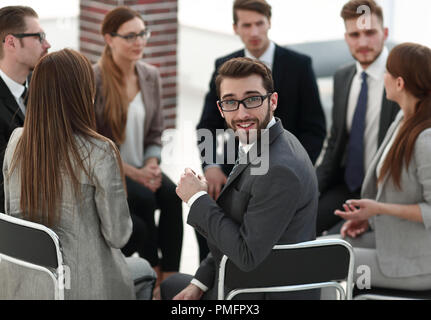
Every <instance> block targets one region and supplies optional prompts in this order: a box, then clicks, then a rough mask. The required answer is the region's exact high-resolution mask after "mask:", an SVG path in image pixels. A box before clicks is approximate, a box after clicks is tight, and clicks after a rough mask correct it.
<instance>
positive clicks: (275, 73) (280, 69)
mask: <svg viewBox="0 0 431 320" xmlns="http://www.w3.org/2000/svg"><path fill="white" fill-rule="evenodd" d="M280 50H281V48H280V47H279V46H278V45H275V52H274V62H273V65H272V77H273V78H274V88H280V86H279V85H278V84H279V83H281V81H282V79H281V77H282V74H285V73H286V68H285V66H282V65H281V64H282V62H283V61H284V60H283V59H280Z"/></svg>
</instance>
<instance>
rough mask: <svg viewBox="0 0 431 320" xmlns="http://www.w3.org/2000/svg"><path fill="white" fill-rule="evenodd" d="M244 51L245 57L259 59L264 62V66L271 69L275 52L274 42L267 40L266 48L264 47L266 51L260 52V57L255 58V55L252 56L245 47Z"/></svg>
mask: <svg viewBox="0 0 431 320" xmlns="http://www.w3.org/2000/svg"><path fill="white" fill-rule="evenodd" d="M244 52H245V54H244V55H245V57H246V58H251V59H255V60H259V61H261V62H263V63H265V64H266V66H267V67H268V68H269V69H271V70H272V67H273V66H274V54H275V43H274V42H272V41H270V42H269V47H268V49H266V51H265V52H264V53H263V54H262V56H261V57H260V58H256V57H255V56H253V55H252V54H251V52H250V51H248V49H247V48H245V50H244Z"/></svg>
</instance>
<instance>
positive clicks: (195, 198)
mask: <svg viewBox="0 0 431 320" xmlns="http://www.w3.org/2000/svg"><path fill="white" fill-rule="evenodd" d="M205 194H208V193H207V192H206V191H199V192H197V193H195V194H194V195H193V196H192V197H191V198H190V199H189V201H188V202H187V205H188V206H189V208H191V207H192V205H193V203H194V202H195V201H196V200H198V199H199V198H200V197H201V196H203V195H205Z"/></svg>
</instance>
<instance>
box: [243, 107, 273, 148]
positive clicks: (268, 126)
mask: <svg viewBox="0 0 431 320" xmlns="http://www.w3.org/2000/svg"><path fill="white" fill-rule="evenodd" d="M276 123H277V121H276V120H275V118H274V116H273V117H272V119H271V121H269V123H268V125H267V126H266V128H265V131H266V130H268V129H269V128H271V127H272V126H273V125H275V124H276ZM253 145H254V142H253V143H250V144H245V143H242V142H241V141H239V147H240V148H242V149H243V150H244V152H245V153H248V152H249V151H250V149H251V147H253Z"/></svg>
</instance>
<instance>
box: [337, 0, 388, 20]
mask: <svg viewBox="0 0 431 320" xmlns="http://www.w3.org/2000/svg"><path fill="white" fill-rule="evenodd" d="M361 6H367V7H368V8H370V11H371V14H375V15H376V16H377V18H379V19H380V22H381V23H382V25H383V9H382V7H381V6H379V5H378V4H377V3H376V2H375V1H374V0H350V1H349V2H347V3H346V4H345V5H344V6H343V9H342V10H341V18H343V20H344V21H346V20H350V19H356V18H359V17H360V16H361V15H363V12H359V13H358V8H359V7H361Z"/></svg>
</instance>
